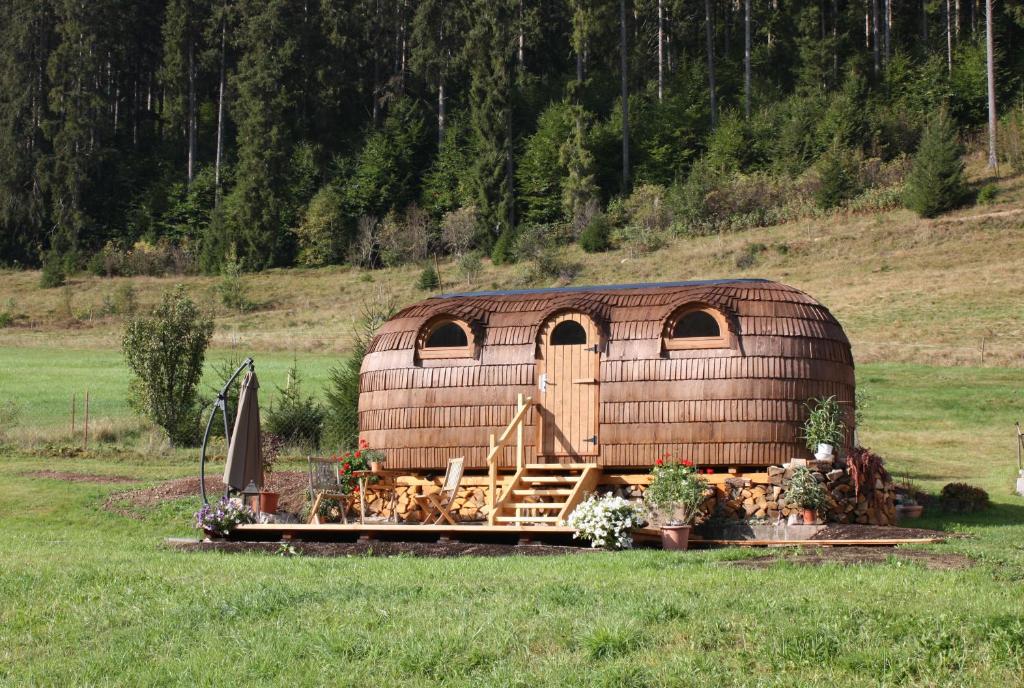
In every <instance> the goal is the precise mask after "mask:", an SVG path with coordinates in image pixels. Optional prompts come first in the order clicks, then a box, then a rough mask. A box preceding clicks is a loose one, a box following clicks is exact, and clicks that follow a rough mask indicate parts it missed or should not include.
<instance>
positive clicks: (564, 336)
mask: <svg viewBox="0 0 1024 688" xmlns="http://www.w3.org/2000/svg"><path fill="white" fill-rule="evenodd" d="M586 343H587V331H586V330H585V329H584V328H583V325H580V324H579V323H578V322H576V321H575V320H565V321H563V322H560V323H558V325H556V326H555V329H554V330H552V332H551V344H552V345H553V346H567V345H570V344H586Z"/></svg>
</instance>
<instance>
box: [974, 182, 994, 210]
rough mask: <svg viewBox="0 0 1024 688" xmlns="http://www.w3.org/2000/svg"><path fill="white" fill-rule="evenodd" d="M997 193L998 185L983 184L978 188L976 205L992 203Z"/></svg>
mask: <svg viewBox="0 0 1024 688" xmlns="http://www.w3.org/2000/svg"><path fill="white" fill-rule="evenodd" d="M998 195H999V187H998V186H996V185H995V184H985V185H984V186H983V187H981V188H980V189H978V201H977V202H978V205H989V204H990V203H994V202H995V200H996V196H998Z"/></svg>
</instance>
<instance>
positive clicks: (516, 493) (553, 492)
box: [512, 487, 572, 497]
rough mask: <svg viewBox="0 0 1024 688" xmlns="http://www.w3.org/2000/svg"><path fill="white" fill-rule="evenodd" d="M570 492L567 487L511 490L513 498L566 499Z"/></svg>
mask: <svg viewBox="0 0 1024 688" xmlns="http://www.w3.org/2000/svg"><path fill="white" fill-rule="evenodd" d="M571 494H572V490H571V489H569V488H568V487H552V488H548V489H536V488H527V489H525V490H512V496H513V497H568V496H569V495H571Z"/></svg>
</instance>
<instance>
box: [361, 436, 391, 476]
mask: <svg viewBox="0 0 1024 688" xmlns="http://www.w3.org/2000/svg"><path fill="white" fill-rule="evenodd" d="M354 458H356V459H361V460H363V461H365V462H366V463H367V464H368V465H369V467H370V471H372V472H373V473H380V472H381V471H383V470H384V461H385V460H386V458H387V457H385V455H384V452H382V451H380V450H377V449H370V443H369V442H367V441H366V440H364V439H360V440H359V449H357V450H356V452H355V454H354Z"/></svg>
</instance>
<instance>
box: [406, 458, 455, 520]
mask: <svg viewBox="0 0 1024 688" xmlns="http://www.w3.org/2000/svg"><path fill="white" fill-rule="evenodd" d="M463 464H465V459H464V458H462V457H461V456H460V457H459V458H457V459H448V468H447V470H445V472H444V482H442V483H441V491H440V492H438V493H436V494H434V493H432V494H427V495H418V496H416V497H415V499H416V503H417V504H419V506H420V508H421V509H423V511H424V512H425V513H426V515H425V516H424V517H423V523H424V524H426V523H428V522H429V521H431V520H433V522H434V524H438V523H440V522H441V521H448V523H450V524H452V525H453V526H454V525H456V524H457V523H458V522H459V519H458V517H457V516H456V515H455V514H453V513H452V512H451V506H452V502H454V501H455V495H456V494H458V492H459V483H461V482H462V469H463Z"/></svg>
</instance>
